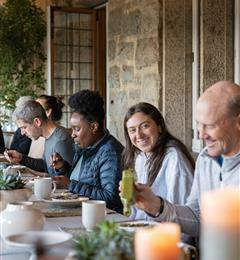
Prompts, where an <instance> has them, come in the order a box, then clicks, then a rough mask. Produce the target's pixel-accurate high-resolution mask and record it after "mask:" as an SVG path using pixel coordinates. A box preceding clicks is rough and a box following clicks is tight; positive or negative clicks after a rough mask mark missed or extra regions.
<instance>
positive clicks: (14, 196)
mask: <svg viewBox="0 0 240 260" xmlns="http://www.w3.org/2000/svg"><path fill="white" fill-rule="evenodd" d="M31 195H32V190H31V189H28V188H24V189H16V190H0V211H2V210H4V209H5V208H6V206H7V204H8V203H11V202H18V201H26V200H28V199H29V198H30V197H31Z"/></svg>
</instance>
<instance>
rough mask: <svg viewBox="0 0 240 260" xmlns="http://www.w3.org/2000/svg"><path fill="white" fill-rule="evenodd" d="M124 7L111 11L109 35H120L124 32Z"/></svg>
mask: <svg viewBox="0 0 240 260" xmlns="http://www.w3.org/2000/svg"><path fill="white" fill-rule="evenodd" d="M121 29H122V8H117V9H114V10H113V11H110V12H109V19H108V36H109V37H111V36H114V35H119V34H121V33H122V31H121Z"/></svg>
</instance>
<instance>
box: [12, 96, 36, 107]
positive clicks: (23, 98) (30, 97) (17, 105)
mask: <svg viewBox="0 0 240 260" xmlns="http://www.w3.org/2000/svg"><path fill="white" fill-rule="evenodd" d="M29 100H34V98H33V97H32V96H22V97H20V98H19V99H18V100H17V101H16V103H15V105H16V107H19V106H22V105H23V104H24V103H26V102H27V101H29Z"/></svg>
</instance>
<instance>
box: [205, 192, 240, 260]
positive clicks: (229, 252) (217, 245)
mask: <svg viewBox="0 0 240 260" xmlns="http://www.w3.org/2000/svg"><path fill="white" fill-rule="evenodd" d="M201 217H202V227H201V256H202V257H201V259H202V260H213V259H217V260H230V259H240V189H237V188H235V189H234V188H224V189H221V190H216V191H211V192H206V193H203V195H202V198H201Z"/></svg>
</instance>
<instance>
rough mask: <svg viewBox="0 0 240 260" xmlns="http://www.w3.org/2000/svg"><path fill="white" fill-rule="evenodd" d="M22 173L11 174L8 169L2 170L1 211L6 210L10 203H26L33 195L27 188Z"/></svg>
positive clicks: (0, 175) (0, 180)
mask: <svg viewBox="0 0 240 260" xmlns="http://www.w3.org/2000/svg"><path fill="white" fill-rule="evenodd" d="M25 184H26V181H24V180H23V179H22V177H21V175H20V173H13V174H11V175H10V174H9V173H8V171H7V169H0V211H2V210H3V209H5V208H6V206H7V204H8V203H10V202H17V201H26V200H28V199H29V198H30V196H31V195H32V191H31V190H30V189H28V188H25Z"/></svg>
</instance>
